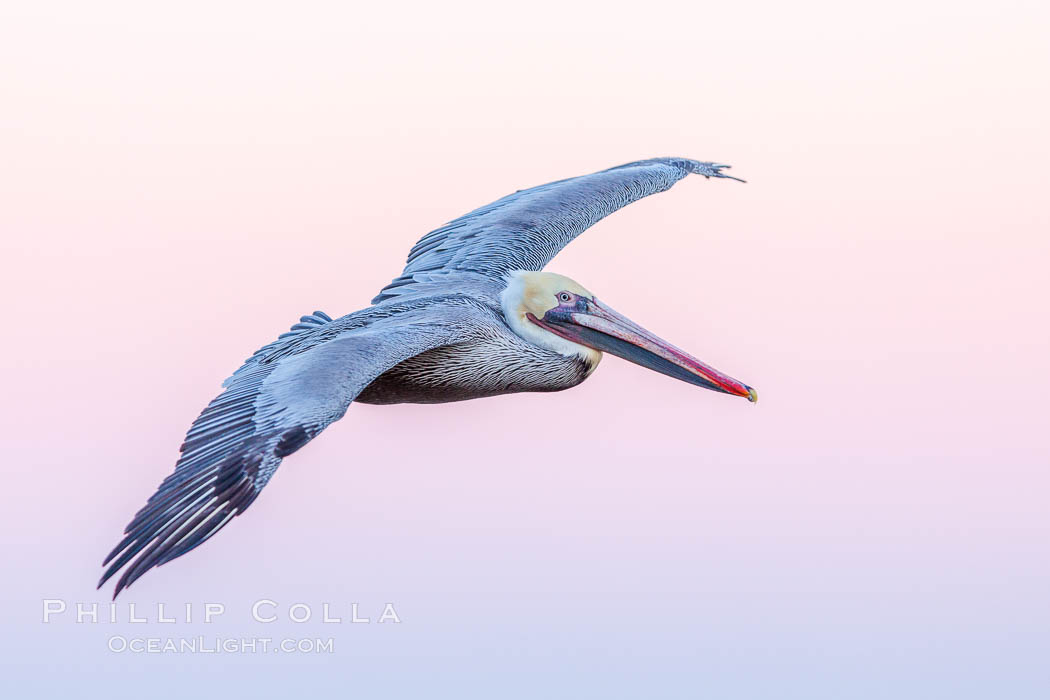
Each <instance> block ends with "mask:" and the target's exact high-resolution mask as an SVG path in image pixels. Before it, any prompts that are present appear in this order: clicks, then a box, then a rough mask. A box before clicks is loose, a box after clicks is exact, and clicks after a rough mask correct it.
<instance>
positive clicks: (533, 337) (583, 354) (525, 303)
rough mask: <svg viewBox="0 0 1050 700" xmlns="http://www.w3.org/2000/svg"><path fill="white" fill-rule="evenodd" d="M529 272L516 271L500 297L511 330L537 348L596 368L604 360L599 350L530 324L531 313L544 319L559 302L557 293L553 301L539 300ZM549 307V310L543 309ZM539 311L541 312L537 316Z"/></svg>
mask: <svg viewBox="0 0 1050 700" xmlns="http://www.w3.org/2000/svg"><path fill="white" fill-rule="evenodd" d="M528 279H529V278H528V276H527V273H524V274H523V273H521V272H512V273H510V275H509V276H508V278H507V288H506V289H504V290H503V292H502V293H501V294H500V305H501V306H502V307H503V316H504V318H505V319H506V320H507V325H509V326H510V327H511V330H513V331H514V332H515V333H517V334H518V335H519V336H520V337H522V338H524V339H525V340H527V341H529V342H530V343H532V344H533V345H538V346H539V347H541V348H544V349H546V350H551V351H553V352H556V353H558V354H560V355H564V356H565V357H580V358H582V359H584V360H588V361H589V364H591V365H592V366H596V365H597V364H598V361H599V360H601V357H602V354H601V353H600V352H598V351H597V350H594V349H592V348H589V347H587V346H586V345H580V344H579V343H574V342H573V341H571V340H567V339H565V338H562V337H561V336H559V335H555V334H554V333H551V332H550V331H548V330H547V329H545V328H541V327H540V326H537V325H536V324H535V323H533V322H532V321H530V320H529V319H528V317H527V314H528V313H530V311H531V313H532V314H533V315H534V316H536V317H537V318H542V316H543V315H544V314H545V313H546V311H547V309H550V308H554V306H556V302H555V299H554V296H553V294H552V295H550V297H551V298H550V302H549V304H547V302H546V301H545V300H544V299H543V298H542V296H541V298H536V297H537V296H538V295H537V290H535V289H533V288H531V285H529V284H528ZM543 304H547V308H546V309H544V308H543V306H542V305H543ZM537 311H539V313H537Z"/></svg>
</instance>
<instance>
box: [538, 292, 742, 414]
mask: <svg viewBox="0 0 1050 700" xmlns="http://www.w3.org/2000/svg"><path fill="white" fill-rule="evenodd" d="M581 301H583V300H581ZM529 320H530V321H532V322H533V323H535V324H536V325H538V326H541V327H543V328H546V329H547V330H549V331H550V332H552V333H554V334H556V335H559V336H561V337H563V338H565V339H567V340H571V341H573V342H575V343H579V344H581V345H586V346H587V347H589V348H594V349H595V350H600V351H602V352H608V353H610V354H612V355H616V356H617V357H622V358H623V359H625V360H629V361H631V362H633V363H635V364H637V365H641V366H642V367H648V368H649V369H651V370H655V371H657V372H660V373H661V374H666V375H667V376H669V377H674V378H675V379H681V380H682V381H683V382H689V383H690V384H695V385H697V386H702V387H704V388H705V389H711V390H712V391H720V392H722V393H724V394H733V395H734V396H743V397H745V398H747V400H748V401H751V402H752V403H754V402H755V401H758V394H757V393H756V392H755V390H754V389H752V388H751V387H749V386H748V385H747V384H744V383H743V382H740V381H737V380H736V379H733V378H732V377H730V376H728V375H726V374H722V373H721V372H719V371H718V370H716V369H715V368H714V367H710V366H708V365H706V364H704V363H703V362H701V361H700V360H698V359H696V358H695V357H693V356H692V355H690V354H689V353H687V352H685V351H683V350H679V349H678V348H676V347H675V346H673V345H671V344H670V343H668V342H667V341H666V340H663V339H661V338H658V337H656V336H655V335H653V334H652V333H650V332H649V331H647V330H645V329H644V328H642V327H641V326H639V325H638V324H637V323H635V322H634V321H632V320H631V319H629V318H627V317H626V316H623V315H621V314H618V313H617V312H615V311H613V310H612V309H610V308H608V307H606V306H602V305H601V304H599V303H598V301H597V299H589V300H586V307H585V308H584V304H579V305H577V306H576V308H575V309H572V310H562V309H558V308H555V309H551V311H549V312H547V314H545V315H544V317H543V318H542V319H539V318H536V317H535V316H533V315H532V314H529Z"/></svg>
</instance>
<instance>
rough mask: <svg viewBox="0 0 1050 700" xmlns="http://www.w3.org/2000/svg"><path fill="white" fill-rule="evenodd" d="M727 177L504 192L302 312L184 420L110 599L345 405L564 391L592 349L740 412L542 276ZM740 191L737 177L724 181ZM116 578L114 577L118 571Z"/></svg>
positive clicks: (130, 537) (220, 513)
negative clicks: (562, 259)
mask: <svg viewBox="0 0 1050 700" xmlns="http://www.w3.org/2000/svg"><path fill="white" fill-rule="evenodd" d="M728 167H729V166H728V165H720V164H717V163H707V162H699V161H695V160H687V159H684V158H654V159H652V160H645V161H638V162H635V163H628V164H626V165H621V166H619V167H615V168H610V169H609V170H603V171H601V172H597V173H593V174H591V175H583V176H580V177H575V178H571V179H568V180H560V181H558V182H552V183H549V184H546V185H540V186H539V187H533V188H532V189H528V190H520V191H518V192H515V193H514V194H511V195H508V196H506V197H504V198H503V199H500V200H497V201H495V202H493V203H492V204H488V205H486V206H484V207H481V208H480V209H476V210H474V211H472V212H471V213H469V214H467V215H465V216H462V217H460V218H458V219H456V220H454V221H452V222H450V223H448V224H446V225H444V226H442V227H441V228H439V229H437V230H435V231H432V232H430V233H428V234H427V235H425V236H423V238H421V239H420V240H419V242H418V243H416V245H415V247H413V248H412V250H411V251H410V252H409V254H408V262H407V264H406V265H405V269H404V271H403V272H402V273H401V275H400V276H399V277H397V278H396V279H394V280H393V281H392V282H391V283H390V284H388V285H387V286H386V287H385V288H384V289H383V290H382V291H380V293H379V295H378V296H377V297H376V298H375V299H373V300H372V306H369V307H368V308H366V309H362V310H360V311H355V312H354V313H351V314H348V315H346V316H343V317H342V318H337V319H332V318H331V317H330V316H328V315H327V314H324V313H322V312H320V311H315V312H314V313H313V314H310V315H308V316H303V317H302V318H301V319H299V323H297V324H295V325H294V326H292V328H291V331H290V332H288V333H285V334H283V335H281V336H280V337H279V338H278V339H277V340H275V341H274V342H272V343H270V344H269V345H266V346H264V347H263V348H261V349H259V350H258V351H256V352H255V354H253V355H252V356H251V357H250V358H248V359H247V360H246V361H245V363H244V365H243V366H242V367H241V368H240V369H238V370H237V371H236V372H234V373H233V375H232V376H231V377H230V378H229V379H227V380H226V381H225V382H224V383H223V386H224V387H225V390H224V391H223V392H222V393H221V394H219V396H218V397H216V398H215V400H214V401H212V402H211V403H210V404H208V406H207V407H206V408H205V409H204V411H203V412H202V413H201V414H200V416H199V417H198V418H197V420H195V421H194V422H193V425H192V426H191V427H190V430H189V432H188V433H187V435H186V440H185V442H183V444H182V447H181V449H180V452H181V455H180V457H179V459H178V462H177V463H176V465H175V471H174V472H173V473H172V474H171V475H169V476H168V477H167V478H166V479H164V481H163V482H162V483H161V485H160V487H159V488H158V489H157V492H156V493H155V494H153V496H152V497H150V499H149V501H148V502H147V503H146V505H145V506H144V507H143V508H142V509H141V510H140V511H139V512H138V513H137V514H136V515H135V517H134V518H133V519H132V521H131V522H130V523H129V524H128V526H127V528H126V529H125V531H124V532H125V536H124V538H123V539H122V540H121V541H120V543H119V544H118V545H117V546H116V547H115V548H114V549H113V551H112V552H110V554H109V556H108V557H106V559H105V561H104V562H103V566H107V565H108V568H106V570H105V573H104V574H103V575H102V579H101V580H100V581H99V584H98V585H99V587H101V586H102V585H103V584H104V583H105V582H106V581H107V580H108V579H109V578H110V577H111V576H113V575H114V574H116V573H117V572H118V571H120V570H121V569H124V572H123V574H122V575H121V577H120V579H119V580H118V581H117V585H116V589H115V590H114V593H113V596H114V597H116V595H117V594H118V593H120V591H121V590H123V589H124V588H127V587H128V586H130V585H131V584H132V583H133V582H134V581H135V580H136V579H138V578H139V577H140V576H142V574H144V573H146V571H148V570H150V569H151V568H153V567H155V566H160V565H161V564H164V563H165V562H169V561H171V560H172V559H174V558H176V557H179V556H182V555H183V554H185V553H186V552H188V551H190V550H191V549H193V548H194V547H197V546H198V545H200V544H201V543H203V542H204V541H205V540H207V539H208V538H210V537H211V536H212V535H214V534H215V533H216V532H218V531H219V530H220V529H222V527H223V526H224V525H226V524H227V523H228V522H230V520H231V519H232V518H233V517H234V516H235V515H240V514H241V513H243V512H244V511H245V510H246V509H247V508H248V506H250V505H251V504H252V502H253V501H254V500H255V498H256V496H258V495H259V492H260V491H262V489H263V487H264V486H266V484H267V483H268V482H269V481H270V479H271V478H272V477H273V474H274V472H275V471H276V470H277V467H278V465H279V464H280V463H281V460H282V459H284V458H285V457H287V456H288V455H290V454H292V453H293V452H295V451H296V450H298V449H299V448H301V447H302V446H303V445H305V444H306V443H307V442H309V441H310V440H312V439H313V438H314V437H316V436H317V434H318V433H320V432H321V431H322V430H324V429H325V428H326V427H327V426H329V425H330V424H332V423H333V422H335V421H337V420H339V419H340V418H342V417H343V414H344V413H346V409H347V407H348V406H349V405H350V403H351V402H353V401H358V402H363V403H372V404H388V403H406V402H410V403H442V402H448V401H462V400H465V399H476V398H481V397H485V396H496V395H498V394H507V393H512V392H519V391H560V390H562V389H568V388H569V387H573V386H576V385H577V384H579V383H580V382H582V381H583V380H584V379H586V378H587V377H588V376H590V374H591V373H592V372H593V371H594V369H595V368H596V367H597V366H598V362H599V361H600V360H601V358H602V353H605V352H608V353H611V354H613V355H616V356H618V357H622V358H624V359H627V360H630V361H631V362H635V363H637V364H639V365H642V366H644V367H648V368H650V369H653V370H656V371H657V372H660V373H662V374H666V375H669V376H671V377H674V378H676V379H681V380H683V381H686V382H689V383H691V384H695V385H697V386H702V387H704V388H706V389H711V390H713V391H717V392H722V393H725V394H732V395H734V396H741V397H744V398H747V399H748V400H749V401H752V402H753V401H755V400H756V398H757V396H756V394H755V391H754V389H752V388H751V387H749V386H747V385H746V384H743V383H742V382H739V381H737V380H736V379H733V378H732V377H729V376H727V375H725V374H723V373H722V372H719V371H718V370H716V369H714V368H712V367H710V366H708V365H706V364H704V363H703V362H701V361H700V360H698V359H696V358H695V357H692V356H691V355H689V354H687V353H685V352H684V351H682V350H679V349H678V348H676V347H674V346H673V345H671V344H670V343H667V342H666V341H664V340H661V339H660V338H658V337H657V336H655V335H653V334H652V333H650V332H649V331H647V330H645V329H644V328H642V327H641V326H639V325H637V324H636V323H634V322H633V321H630V320H629V319H627V318H625V317H624V316H622V315H620V314H618V313H616V312H615V311H613V310H612V309H611V308H610V307H609V306H607V305H606V304H605V303H604V302H600V301H599V300H598V299H597V298H596V297H595V295H594V294H592V293H591V292H589V291H588V290H587V289H585V288H584V287H582V286H581V285H579V284H578V283H576V282H574V281H573V280H571V279H569V278H567V277H562V276H561V275H556V274H552V273H549V272H542V270H543V267H544V266H545V265H546V264H547V263H548V262H549V261H550V260H551V259H552V258H553V257H554V256H555V255H556V254H557V253H558V251H560V250H561V249H562V248H563V247H565V245H566V244H568V243H569V241H571V240H572V239H573V238H575V237H576V236H578V235H579V234H580V233H582V232H583V231H584V230H586V229H587V228H589V227H590V226H591V225H593V224H594V223H596V222H597V221H599V220H600V219H602V218H603V217H605V216H607V215H608V214H611V213H612V212H614V211H616V210H617V209H619V208H621V207H623V206H625V205H627V204H630V203H631V202H634V201H636V200H638V199H641V198H642V197H646V196H648V195H650V194H654V193H656V192H663V191H664V190H666V189H668V188H670V187H671V186H672V185H673V184H674V183H675V182H677V181H678V180H681V179H682V178H684V177H686V175H688V174H689V173H696V174H699V175H703V176H704V177H705V178H711V177H716V178H729V179H733V180H737V179H738V178H734V177H732V176H730V175H727V174H725V173H723V172H722V170H723V169H725V168H728ZM740 181H741V182H743V180H740ZM125 567H126V568H125Z"/></svg>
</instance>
